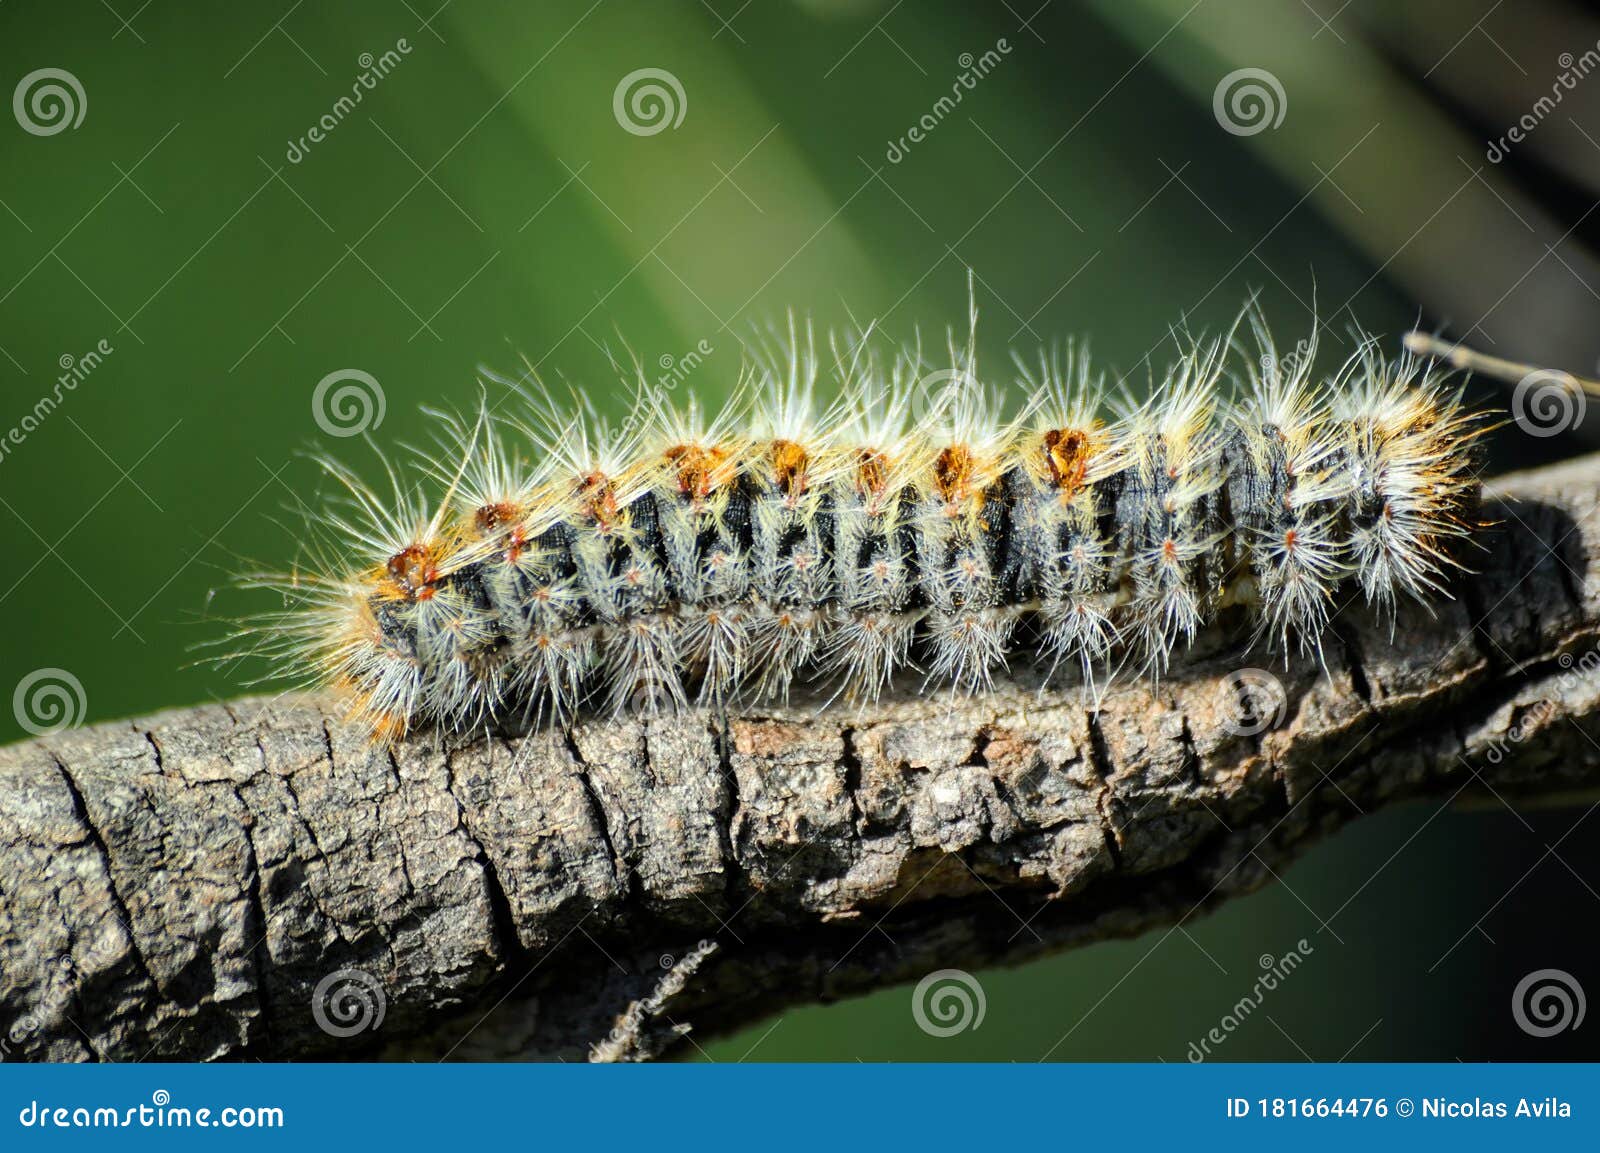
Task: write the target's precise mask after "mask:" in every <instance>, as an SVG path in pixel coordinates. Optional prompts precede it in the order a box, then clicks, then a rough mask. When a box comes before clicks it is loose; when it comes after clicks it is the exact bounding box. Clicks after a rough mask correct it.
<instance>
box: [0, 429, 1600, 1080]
mask: <svg viewBox="0 0 1600 1153" xmlns="http://www.w3.org/2000/svg"><path fill="white" fill-rule="evenodd" d="M1597 501H1600V457H1590V458H1587V459H1584V460H1581V461H1576V462H1572V463H1569V464H1566V465H1561V466H1558V467H1553V468H1549V469H1544V470H1540V471H1537V472H1532V473H1526V474H1522V475H1519V476H1514V477H1509V478H1505V479H1503V480H1502V481H1500V482H1499V483H1497V484H1495V485H1493V486H1491V489H1490V498H1489V508H1490V515H1492V516H1495V517H1497V518H1498V519H1499V520H1500V521H1501V522H1502V523H1501V524H1500V525H1499V527H1498V528H1497V529H1495V530H1494V531H1493V532H1490V533H1485V535H1484V540H1485V543H1486V552H1485V553H1483V554H1482V555H1481V556H1480V557H1478V558H1477V563H1478V566H1479V567H1480V569H1481V572H1480V574H1479V575H1478V576H1476V577H1474V578H1471V579H1470V580H1465V581H1463V582H1461V584H1460V586H1459V588H1458V590H1457V591H1458V594H1459V598H1458V599H1457V600H1456V601H1454V602H1446V603H1444V604H1442V605H1440V606H1439V607H1438V609H1437V612H1436V615H1434V616H1432V617H1430V616H1429V615H1428V614H1427V613H1426V612H1423V611H1421V610H1419V609H1417V608H1415V607H1412V606H1406V607H1403V608H1402V611H1401V612H1400V614H1399V621H1398V623H1397V624H1396V626H1395V628H1394V631H1393V635H1392V637H1391V634H1390V629H1389V626H1388V625H1387V624H1379V623H1377V622H1375V621H1373V620H1372V619H1371V618H1370V617H1369V616H1367V615H1366V614H1365V613H1364V611H1362V610H1360V609H1359V608H1358V607H1357V606H1354V605H1352V606H1349V607H1347V608H1346V610H1345V611H1344V612H1343V613H1341V615H1340V616H1339V618H1338V621H1337V626H1336V632H1337V635H1336V636H1335V637H1334V638H1333V639H1332V640H1331V642H1330V643H1329V644H1328V645H1327V646H1326V651H1325V654H1324V655H1325V660H1326V670H1325V671H1324V669H1323V668H1322V667H1320V666H1319V665H1318V664H1317V662H1315V661H1314V660H1310V659H1300V660H1296V661H1294V662H1293V663H1292V664H1291V666H1290V667H1289V668H1288V669H1283V668H1281V667H1280V668H1278V669H1277V670H1276V676H1277V680H1278V681H1279V682H1280V683H1281V685H1282V687H1283V700H1284V704H1285V709H1284V713H1283V716H1282V719H1281V723H1279V724H1277V725H1276V726H1274V727H1270V728H1267V729H1266V730H1265V731H1261V732H1259V733H1255V734H1247V733H1241V732H1240V731H1239V730H1240V729H1241V727H1254V726H1241V724H1240V721H1241V719H1242V718H1241V712H1240V700H1239V694H1238V690H1237V688H1236V687H1235V686H1236V679H1235V678H1230V674H1232V673H1234V672H1236V671H1237V670H1239V669H1240V668H1241V667H1242V666H1247V665H1256V664H1266V663H1267V659H1266V658H1265V657H1264V656H1262V655H1261V654H1259V652H1258V653H1254V654H1245V653H1241V652H1240V651H1239V650H1238V646H1237V645H1230V644H1229V643H1228V642H1227V641H1226V640H1225V639H1224V638H1226V637H1227V636H1228V635H1229V633H1228V630H1227V629H1226V627H1224V628H1220V629H1219V630H1218V632H1217V633H1215V634H1214V635H1212V636H1209V637H1207V638H1205V640H1204V641H1203V643H1202V645H1201V647H1200V650H1199V651H1198V653H1197V655H1196V657H1195V659H1194V660H1192V661H1190V662H1188V663H1187V664H1186V665H1185V667H1184V670H1183V672H1182V674H1181V675H1177V676H1173V677H1172V678H1170V679H1167V680H1164V681H1163V682H1162V683H1161V684H1160V685H1159V686H1155V687H1152V686H1151V685H1150V684H1148V683H1145V682H1143V681H1141V680H1139V679H1137V678H1134V677H1131V676H1124V677H1123V678H1121V679H1120V680H1119V682H1118V683H1117V684H1116V685H1115V686H1114V687H1113V689H1112V690H1111V691H1110V692H1109V693H1108V694H1107V695H1106V696H1105V698H1104V700H1103V702H1102V707H1101V709H1100V711H1099V712H1098V713H1094V712H1092V711H1090V710H1089V709H1087V708H1086V707H1085V704H1084V701H1083V699H1082V697H1081V696H1080V694H1079V692H1078V690H1077V689H1076V688H1068V689H1064V690H1043V691H1041V690H1040V689H1039V686H1038V680H1037V677H1036V675H1034V674H1033V673H1031V672H1029V671H1027V670H1019V671H1018V672H1017V674H1016V676H1015V677H1014V678H1013V679H1011V680H1008V681H1007V682H1005V683H1004V684H1002V685H1000V686H999V687H998V688H997V690H996V691H995V692H994V693H992V694H990V695H986V696H984V697H982V698H979V699H973V700H953V699H951V698H949V697H946V696H943V695H926V696H924V695H922V694H919V693H917V692H915V691H912V690H904V691H903V692H902V693H901V695H899V696H897V697H895V698H894V699H892V700H889V701H885V702H883V703H880V704H878V705H876V706H874V707H872V708H869V709H865V710H862V711H859V712H858V711H854V710H850V709H845V708H839V707H833V708H827V709H823V710H815V707H814V706H807V705H797V706H795V707H791V708H782V709H780V708H763V709H755V708H750V709H745V710H744V711H742V712H741V713H739V714H738V715H736V716H734V717H732V718H731V720H730V721H729V722H728V723H727V724H726V726H724V725H722V724H719V723H718V721H717V720H716V718H714V717H712V716H711V715H709V714H707V713H705V712H701V711H690V712H688V713H684V714H681V715H678V716H673V717H664V718H659V719H653V720H639V719H621V720H610V719H591V720H586V721H584V722H583V723H581V724H579V725H577V726H576V727H575V728H574V729H573V730H572V731H571V732H570V733H564V734H563V733H555V734H549V733H545V734H536V735H533V736H529V737H527V738H524V739H520V740H502V739H498V738H497V739H494V740H492V741H491V740H481V739H480V740H477V741H473V742H467V743H463V744H461V745H460V746H459V747H444V746H442V745H440V744H439V743H438V742H437V741H436V740H430V739H420V738H419V739H415V740H412V741H410V742H408V743H406V744H403V745H401V746H400V747H397V748H395V749H393V750H381V749H380V750H373V749H370V748H367V747H365V746H364V745H363V744H362V743H361V742H360V741H359V740H358V739H356V738H355V737H354V736H352V735H351V734H350V733H349V732H347V731H346V730H344V729H342V728H341V727H340V725H339V724H338V723H337V721H336V720H334V719H332V716H331V714H330V712H329V710H330V709H332V708H333V707H334V706H333V705H332V704H331V702H328V701H326V700H324V699H321V698H317V697H294V698H285V699H282V700H266V699H250V700H241V701H237V702H233V703H231V704H222V705H206V706H201V707H198V708H193V709H184V710H179V711H174V712H167V713H162V714H159V715H157V716H154V717H150V718H145V719H140V720H136V721H132V722H121V723H115V724H104V725H97V726H94V727H92V728H84V729H79V730H73V731H68V732H64V733H60V734H56V735H53V736H49V737H45V738H41V739H38V740H35V741H32V742H28V743H24V744H19V745H14V746H12V747H10V748H6V749H3V750H0V1030H3V1031H4V1034H3V1036H4V1038H5V1044H6V1045H7V1047H8V1049H9V1052H10V1054H12V1055H14V1056H22V1057H26V1058H32V1059H51V1060H94V1059H105V1060H137V1059H147V1058H219V1057H226V1058H238V1057H261V1058H267V1059H271V1058H286V1057H294V1058H306V1057H357V1056H360V1057H367V1056H391V1057H399V1056H428V1057H440V1056H450V1057H452V1058H457V1059H461V1058H481V1057H488V1056H534V1057H567V1058H573V1057H579V1058H581V1057H588V1056H596V1057H602V1058H606V1059H633V1058H643V1057H651V1056H656V1055H659V1054H661V1053H665V1052H668V1051H670V1050H671V1048H672V1047H673V1045H674V1044H675V1043H676V1042H678V1041H679V1040H680V1039H681V1037H682V1034H683V1032H684V1031H685V1030H687V1029H688V1028H690V1027H693V1028H695V1029H697V1030H702V1031H713V1032H714V1031H718V1030H724V1029H728V1028H732V1027H734V1026H737V1025H740V1024H744V1023H748V1022H750V1021H751V1020H753V1019H756V1018H758V1017H760V1016H761V1015H764V1014H767V1013H771V1012H773V1011H775V1010H777V1009H779V1008H781V1007H783V1006H785V1005H788V1004H792V1003H797V1002H806V1001H818V1000H830V999H833V998H837V997H842V996H847V995H850V994H853V993H857V992H861V991H864V990H868V989H872V988H875V987H880V986H883V985H885V984H889V983H893V982H901V981H909V980H915V979H917V978H919V977H920V976H922V975H923V974H925V973H927V972H928V971H930V970H932V969H936V968H942V967H948V966H957V965H959V966H962V967H966V968H972V967H977V966H984V965H993V964H1000V963H1015V962H1019V961H1022V960H1025V959H1027V958H1030V957H1034V956H1038V955H1040V954H1042V953H1045V952H1048V951H1051V950H1056V949H1061V948H1065V947H1069V946H1072V945H1075V944H1079V943H1083V942H1087V941H1093V940H1098V939H1102V938H1106V937H1111V936H1124V935H1129V934H1134V933H1138V932H1141V931H1143V930H1145V929H1147V928H1149V927H1150V926H1153V925H1157V924H1161V923H1170V922H1172V921H1174V920H1178V919H1182V918H1187V917H1191V916H1194V915H1196V914H1198V913H1200V912H1202V911H1204V910H1206V909H1208V908H1210V907H1212V906H1214V905H1215V904H1216V903H1218V902H1220V901H1222V900H1225V899H1226V898H1228V897H1230V896H1233V895H1236V894H1238V893H1242V892H1245V891H1248V890H1250V889H1253V888H1255V887H1257V886H1259V885H1261V884H1263V883H1265V882H1266V881H1268V880H1270V879H1271V878H1272V876H1273V874H1274V870H1280V869H1281V867H1282V865H1283V863H1284V862H1285V861H1287V860H1288V859H1290V858H1292V857H1294V856H1295V855H1296V854H1297V853H1299V852H1301V851H1302V850H1303V849H1304V848H1305V847H1306V846H1307V845H1309V844H1311V843H1312V842H1313V841H1315V840H1316V839H1317V838H1318V837H1320V836H1323V835H1325V834H1327V833H1328V832H1330V831H1331V830H1333V829H1335V828H1337V827H1339V826H1340V825H1342V824H1343V823H1344V822H1345V821H1347V820H1349V819H1351V818H1352V817H1353V816H1355V815H1357V814H1358V813H1359V812H1362V811H1371V810H1372V809H1373V808H1375V807H1379V806H1382V805H1385V804H1388V803H1392V802H1396V801H1400V800H1402V799H1405V798H1408V797H1414V796H1419V795H1441V796H1445V797H1463V796H1467V795H1470V794H1471V793H1472V792H1474V791H1476V790H1480V789H1483V788H1487V787H1491V786H1492V788H1493V789H1494V790H1496V792H1498V793H1499V794H1500V795H1502V796H1505V797H1509V798H1513V799H1514V798H1516V797H1518V796H1531V795H1534V794H1539V795H1542V796H1550V795H1557V794H1560V793H1563V792H1565V791H1569V790H1574V789H1581V788H1590V787H1593V786H1595V785H1596V784H1597V783H1600V743H1597V737H1600V708H1597V703H1600V656H1597V655H1596V652H1595V649H1594V646H1595V643H1596V637H1597V634H1600V584H1597V582H1596V579H1595V577H1594V575H1593V573H1594V567H1595V562H1596V560H1597V558H1600V523H1597V522H1596V520H1595V518H1594V515H1593V514H1594V511H1595V507H1596V503H1597ZM1233 623H1234V625H1235V626H1237V623H1238V622H1233ZM1238 631H1239V630H1238V628H1237V627H1235V628H1234V630H1233V632H1234V633H1235V634H1236V633H1237V632H1238ZM1269 687H1270V685H1269ZM343 970H354V971H357V973H356V974H355V975H353V976H352V975H349V974H345V975H344V976H339V975H338V974H340V971H343ZM319 985H321V986H322V990H321V994H320V995H319V994H318V988H319ZM341 990H342V992H341ZM361 995H365V996H366V997H367V998H368V1000H367V1002H366V1005H365V1007H366V1008H368V1009H370V1010H375V1009H376V1007H377V1005H378V1003H379V999H380V998H381V1004H382V1007H383V1016H382V1024H381V1027H377V1028H371V1027H368V1028H365V1029H359V1030H358V1028H357V1027H358V1026H360V1025H362V1024H363V1018H362V1013H361V1010H362V1009H363V1002H362V996H361ZM314 1010H315V1011H314ZM370 1015H371V1014H370V1013H369V1016H370ZM319 1017H320V1021H321V1022H323V1023H326V1024H327V1025H328V1026H329V1027H328V1028H324V1027H323V1024H322V1023H319ZM366 1023H367V1024H368V1025H369V1026H370V1023H371V1022H370V1021H368V1022H366ZM341 1032H345V1033H350V1034H351V1035H349V1036H339V1035H336V1034H339V1033H341Z"/></svg>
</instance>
